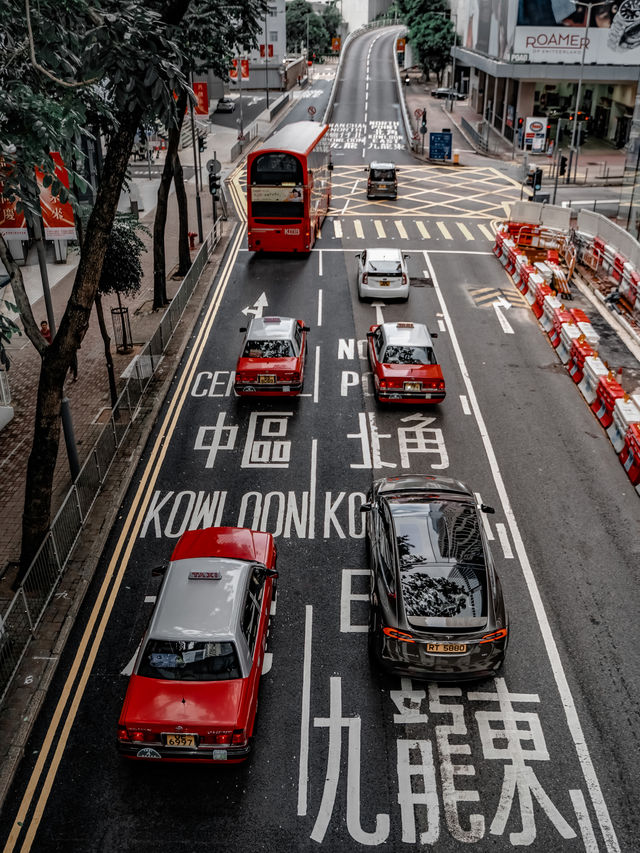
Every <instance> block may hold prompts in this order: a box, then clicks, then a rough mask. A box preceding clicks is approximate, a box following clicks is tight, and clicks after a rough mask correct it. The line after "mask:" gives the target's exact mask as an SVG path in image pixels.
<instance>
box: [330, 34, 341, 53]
mask: <svg viewBox="0 0 640 853" xmlns="http://www.w3.org/2000/svg"><path fill="white" fill-rule="evenodd" d="M341 44H342V40H341V38H340V36H334V37H333V38H332V39H331V50H334V51H335V52H336V53H338V52H339V51H340V45H341Z"/></svg>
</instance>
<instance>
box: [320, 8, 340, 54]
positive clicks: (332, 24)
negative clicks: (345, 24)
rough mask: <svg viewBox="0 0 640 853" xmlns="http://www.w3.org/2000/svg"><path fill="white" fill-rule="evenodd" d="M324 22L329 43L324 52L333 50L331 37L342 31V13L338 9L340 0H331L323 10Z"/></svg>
mask: <svg viewBox="0 0 640 853" xmlns="http://www.w3.org/2000/svg"><path fill="white" fill-rule="evenodd" d="M322 22H323V23H324V27H325V30H326V31H327V44H326V47H325V49H324V50H323V53H328V52H329V51H330V50H331V39H332V38H333V37H334V36H337V35H338V34H339V33H340V27H341V26H342V15H341V14H340V10H339V9H338V0H331V2H330V3H327V5H326V6H325V7H324V8H323V10H322Z"/></svg>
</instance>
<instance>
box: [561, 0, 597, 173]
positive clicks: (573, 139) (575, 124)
mask: <svg viewBox="0 0 640 853" xmlns="http://www.w3.org/2000/svg"><path fill="white" fill-rule="evenodd" d="M575 4H576V6H584V7H586V9H587V17H586V21H585V28H584V38H583V40H582V59H581V61H580V75H579V77H578V90H577V92H576V108H575V110H574V111H573V128H572V131H571V149H570V151H569V168H568V170H567V179H566V183H567V184H568V183H569V182H570V181H571V167H572V166H573V156H574V154H575V158H576V159H575V167H574V170H575V172H577V170H578V149H577V148H576V134H577V129H578V112H579V110H580V94H581V91H582V79H583V77H584V59H585V55H586V52H587V44H588V43H589V19H590V17H591V10H592V9H593V7H594V6H601V5H602V4H601V3H582V2H581V0H575ZM578 139H579V137H578ZM578 147H579V146H578Z"/></svg>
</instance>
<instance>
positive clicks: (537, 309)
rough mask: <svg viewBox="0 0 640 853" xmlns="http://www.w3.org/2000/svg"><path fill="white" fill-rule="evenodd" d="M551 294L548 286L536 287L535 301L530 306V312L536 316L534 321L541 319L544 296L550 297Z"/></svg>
mask: <svg viewBox="0 0 640 853" xmlns="http://www.w3.org/2000/svg"><path fill="white" fill-rule="evenodd" d="M551 293H552V291H551V288H550V287H549V285H548V284H541V285H539V286H538V289H537V293H536V301H535V302H534V303H533V305H532V306H531V310H532V311H533V313H534V314H535V315H536V319H538V320H539V319H540V317H542V310H543V306H544V300H545V296H551Z"/></svg>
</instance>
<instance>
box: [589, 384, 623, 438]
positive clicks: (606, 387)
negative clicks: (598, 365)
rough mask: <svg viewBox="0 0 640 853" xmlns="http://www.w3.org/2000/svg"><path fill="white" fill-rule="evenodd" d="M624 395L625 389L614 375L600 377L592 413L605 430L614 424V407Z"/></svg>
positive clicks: (592, 404)
mask: <svg viewBox="0 0 640 853" xmlns="http://www.w3.org/2000/svg"><path fill="white" fill-rule="evenodd" d="M624 395H625V391H624V388H623V387H622V385H620V383H619V382H618V381H617V380H616V378H615V377H614V375H613V373H608V374H607V375H606V376H601V377H600V381H599V382H598V385H597V386H596V398H595V400H594V401H593V402H592V403H591V411H592V412H593V413H594V415H595V416H596V417H597V419H598V420H599V421H600V423H601V424H602V426H603V427H604V428H605V429H607V427H610V426H611V424H612V423H613V407H614V406H615V403H616V400H618V399H621V398H623V397H624Z"/></svg>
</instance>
